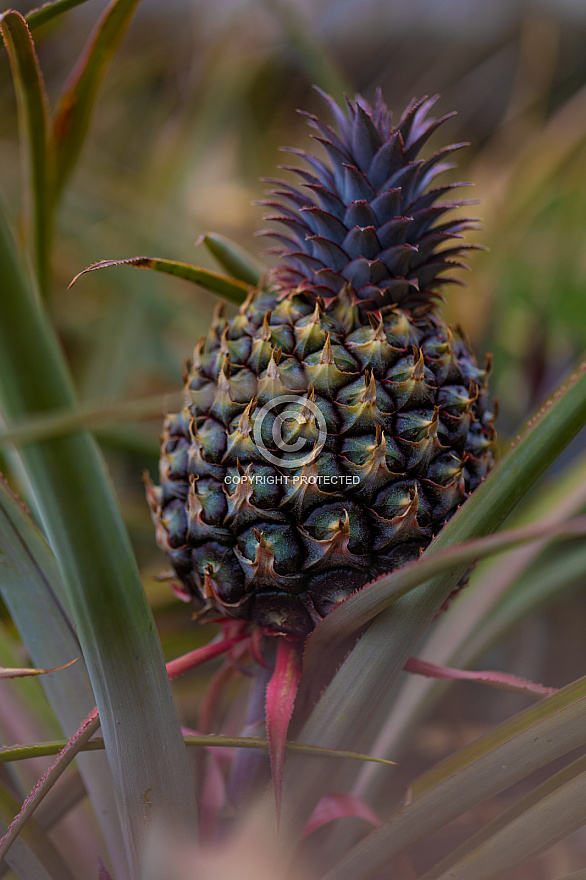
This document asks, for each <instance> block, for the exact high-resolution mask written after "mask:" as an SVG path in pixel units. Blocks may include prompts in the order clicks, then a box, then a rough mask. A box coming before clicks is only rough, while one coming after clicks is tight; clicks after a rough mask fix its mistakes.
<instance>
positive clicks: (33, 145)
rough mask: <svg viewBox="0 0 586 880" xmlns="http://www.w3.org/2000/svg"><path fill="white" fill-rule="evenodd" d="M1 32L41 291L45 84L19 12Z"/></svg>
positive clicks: (45, 235) (46, 215) (46, 243)
mask: <svg viewBox="0 0 586 880" xmlns="http://www.w3.org/2000/svg"><path fill="white" fill-rule="evenodd" d="M0 30H1V31H2V36H3V37H4V43H5V45H6V48H7V50H8V57H9V58H10V67H11V69H12V77H13V80H14V88H15V91H16V97H17V104H18V116H19V123H20V129H21V134H22V138H23V140H24V141H25V142H26V144H27V152H28V165H29V175H28V176H29V180H30V187H29V188H28V189H29V192H30V201H31V213H32V256H33V265H34V267H35V271H36V274H37V279H38V282H39V287H40V289H41V291H43V292H46V291H47V287H48V284H49V274H50V253H51V232H52V225H53V221H52V210H51V192H52V186H53V171H54V168H53V160H54V152H53V141H52V136H51V134H50V132H49V109H48V102H47V95H46V92H45V82H44V79H43V74H42V73H41V69H40V67H39V60H38V58H37V54H36V51H35V46H34V43H33V40H32V37H31V35H30V31H29V29H28V27H27V23H26V21H25V20H24V18H23V17H22V15H20V13H19V12H13V11H9V12H5V13H4V14H3V15H2V16H0Z"/></svg>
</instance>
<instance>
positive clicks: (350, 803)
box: [303, 792, 382, 837]
mask: <svg viewBox="0 0 586 880" xmlns="http://www.w3.org/2000/svg"><path fill="white" fill-rule="evenodd" d="M347 818H350V819H364V820H365V822H370V824H371V825H375V826H377V827H378V826H379V825H382V822H381V820H380V819H379V817H378V816H377V815H376V813H375V812H374V810H373V809H372V807H369V806H368V804H367V803H365V802H364V801H363V800H362V798H359V797H356V795H354V794H349V793H348V792H339V793H338V794H327V795H325V797H323V798H322V799H321V801H320V802H319V804H318V805H317V807H316V808H315V810H314V811H313V813H312V814H311V817H310V819H309V822H308V823H307V825H306V826H305V828H304V830H303V837H307V835H308V834H311V833H312V831H315V830H316V829H317V828H321V826H322V825H327V823H328V822H333V821H334V819H347Z"/></svg>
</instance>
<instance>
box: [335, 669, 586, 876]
mask: <svg viewBox="0 0 586 880" xmlns="http://www.w3.org/2000/svg"><path fill="white" fill-rule="evenodd" d="M535 719H539V720H535ZM531 722H533V723H531ZM584 742H586V680H585V679H581V680H580V681H579V682H575V683H574V684H572V685H569V686H568V687H567V688H564V690H562V691H560V692H559V693H558V694H554V696H552V697H549V698H548V699H546V700H544V701H543V702H542V703H540V704H539V705H538V706H537V707H532V708H531V709H530V710H529V711H528V712H524V713H521V715H519V716H517V718H516V719H514V723H511V722H507V723H506V724H505V725H502V726H501V727H500V728H497V729H496V731H493V732H492V734H491V735H489V736H487V737H483V738H481V739H480V740H478V741H477V742H476V743H473V744H472V745H471V746H470V747H469V748H468V749H467V750H464V752H463V753H462V754H460V755H458V756H457V760H458V765H457V767H456V768H455V769H454V771H453V772H452V773H450V775H445V773H444V768H442V776H441V778H440V779H441V781H437V782H435V784H433V785H432V786H431V787H427V785H426V787H425V789H424V790H423V791H421V786H418V787H417V790H416V792H415V793H414V798H413V800H412V801H411V802H410V803H409V804H407V805H406V806H405V807H403V809H402V810H400V811H399V812H398V813H396V814H395V815H394V816H392V817H391V819H389V820H388V821H387V822H385V823H384V824H383V825H381V826H380V828H377V829H376V830H375V831H373V832H372V833H371V834H369V835H368V836H367V837H366V838H364V840H363V841H361V842H360V843H359V844H357V845H356V846H355V847H354V848H353V849H352V850H351V851H350V852H349V853H348V854H347V855H346V856H345V857H344V858H343V859H341V861H340V862H339V863H338V864H337V865H336V866H335V867H334V868H333V869H332V870H331V871H329V872H328V873H327V874H326V875H325V877H324V878H323V880H368V878H370V877H372V876H373V875H374V874H376V873H377V872H378V871H380V870H381V869H382V868H383V867H384V866H385V865H388V864H389V862H390V861H391V860H392V859H394V858H395V857H396V856H397V855H399V854H400V853H401V852H403V851H404V850H405V849H407V848H408V847H410V846H412V845H413V844H415V843H417V842H418V841H421V840H423V839H424V838H425V837H427V836H428V835H429V834H431V833H433V832H434V831H435V830H437V829H438V828H441V827H443V826H444V825H446V824H447V823H448V822H450V821H451V820H452V819H455V818H456V817H457V816H460V815H462V813H464V812H465V811H466V810H468V809H470V808H471V807H473V806H475V805H477V804H480V803H482V802H483V801H485V800H487V799H488V798H489V797H493V796H494V795H496V794H498V793H499V792H501V791H504V790H505V789H507V788H509V787H510V786H511V785H514V784H515V783H516V782H518V781H519V780H521V779H524V778H526V777H527V776H528V775H529V774H530V773H532V772H533V771H534V770H536V769H538V768H540V767H543V766H544V765H545V764H547V763H549V762H550V761H553V760H555V758H557V757H560V756H561V755H566V754H568V753H569V752H570V751H572V750H573V749H575V748H578V747H579V746H581V745H583V744H584ZM446 763H448V762H446ZM448 766H449V767H450V768H451V767H452V766H453V762H450V763H448Z"/></svg>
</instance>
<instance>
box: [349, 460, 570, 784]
mask: <svg viewBox="0 0 586 880" xmlns="http://www.w3.org/2000/svg"><path fill="white" fill-rule="evenodd" d="M585 477H586V460H582V461H580V462H578V464H576V465H572V466H571V467H569V468H568V469H567V472H566V473H564V474H563V475H562V476H561V477H558V479H557V480H556V482H555V483H554V484H553V485H550V486H548V487H547V491H542V492H540V493H539V495H538V496H536V497H535V498H534V499H532V503H531V504H530V505H529V506H528V509H527V510H524V511H523V514H522V516H521V517H519V518H517V519H518V521H519V522H521V521H522V522H527V521H531V520H532V519H535V518H536V517H538V516H539V517H541V518H542V525H544V526H545V524H546V523H550V524H551V527H552V528H555V527H558V526H559V525H560V524H561V523H562V522H563V521H564V520H566V519H567V518H568V517H571V516H575V515H576V514H577V513H579V511H580V510H582V508H583V507H584V504H586V480H585ZM501 534H502V533H501ZM544 543H545V542H541V541H540V542H538V543H532V544H531V545H530V546H527V547H523V548H521V549H519V550H516V551H515V552H514V553H511V554H507V556H506V557H505V558H504V559H502V560H499V561H498V562H497V563H496V565H493V566H492V567H491V568H489V569H488V571H486V572H485V573H484V574H481V573H480V572H476V574H475V577H474V578H473V580H472V582H471V583H470V585H469V586H468V587H467V588H466V590H463V591H462V592H461V593H460V594H459V595H458V596H457V598H456V599H455V601H454V603H453V604H452V605H451V606H450V610H449V614H442V616H441V618H440V619H439V620H438V621H437V622H436V623H435V624H434V627H433V629H432V630H431V632H430V634H429V636H428V638H427V640H426V641H425V643H424V645H423V648H422V649H421V651H420V653H419V656H420V657H421V658H423V659H426V660H430V661H432V662H436V663H443V664H447V665H450V666H457V667H459V668H468V667H469V666H470V664H471V663H473V662H474V661H475V660H476V658H477V657H479V656H480V655H481V654H482V653H483V652H484V651H485V650H486V649H487V647H489V645H491V644H492V643H493V641H495V640H497V639H498V638H500V637H502V635H503V633H504V632H505V631H506V629H508V628H509V627H511V626H514V625H516V624H517V623H518V622H519V620H521V619H523V618H524V616H525V615H526V614H528V613H530V612H531V610H532V609H533V608H535V607H536V605H538V604H539V603H544V602H545V601H547V600H551V599H553V598H554V597H557V596H560V595H561V594H562V593H563V592H564V591H565V590H567V589H569V588H571V587H572V585H573V584H575V583H579V582H580V581H581V580H582V579H583V577H584V572H585V571H586V547H572V544H570V543H569V542H564V543H563V544H561V545H560V544H559V543H558V544H556V546H555V554H554V559H552V561H551V562H550V563H548V562H547V561H546V562H544V561H543V549H544ZM538 557H539V563H538V565H536V566H531V567H530V568H529V569H528V570H527V567H528V566H530V564H531V563H532V562H533V561H534V560H536V559H537V558H538ZM526 570H527V571H526ZM525 571H526V574H524V572H525ZM495 603H496V604H495ZM444 692H445V686H443V685H440V686H438V682H434V681H432V680H430V679H427V680H425V679H421V678H420V679H417V680H414V679H412V678H409V679H408V680H407V681H406V682H404V683H403V685H402V687H401V690H400V691H399V693H398V694H397V695H396V697H395V700H394V702H393V706H392V708H391V710H390V712H389V715H388V717H387V719H386V720H385V722H384V724H383V725H381V728H380V730H379V732H378V735H377V739H376V743H375V744H374V746H373V748H372V751H373V752H374V753H375V754H377V755H385V754H386V755H393V757H397V756H399V755H400V754H401V751H402V748H403V745H404V744H405V743H407V742H409V740H410V738H411V735H412V732H413V730H414V727H415V724H416V723H417V722H418V721H421V718H422V717H424V716H425V715H427V714H428V713H429V712H430V711H431V709H432V708H433V706H434V705H435V703H436V702H437V699H438V698H439V696H440V695H441V694H443V693H444ZM356 792H358V793H360V795H361V796H362V797H367V798H369V799H374V800H375V801H376V799H377V798H378V796H379V795H381V796H383V797H384V785H383V784H382V783H381V781H380V780H377V779H376V778H375V776H374V775H373V774H371V773H369V772H368V769H365V770H364V771H363V772H362V773H361V775H360V779H359V781H358V783H357V786H356Z"/></svg>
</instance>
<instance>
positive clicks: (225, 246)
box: [195, 232, 267, 287]
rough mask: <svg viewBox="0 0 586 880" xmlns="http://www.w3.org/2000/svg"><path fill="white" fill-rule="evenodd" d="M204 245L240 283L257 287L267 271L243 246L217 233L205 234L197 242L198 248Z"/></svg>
mask: <svg viewBox="0 0 586 880" xmlns="http://www.w3.org/2000/svg"><path fill="white" fill-rule="evenodd" d="M200 244H204V245H205V246H206V247H207V249H208V251H209V252H210V254H212V256H214V257H215V258H216V260H217V261H218V263H219V264H220V266H221V267H222V268H223V269H225V270H226V272H229V273H230V275H231V276H232V277H233V278H236V279H238V281H244V283H245V284H251V285H252V286H253V287H256V286H257V284H258V282H259V281H260V279H261V276H262V275H263V274H264V273H265V272H266V271H267V267H266V266H263V264H262V263H261V262H260V260H257V259H256V257H255V256H253V254H250V253H249V252H248V251H247V250H245V249H244V248H243V247H242V246H241V245H239V244H237V243H236V242H235V241H231V239H229V238H227V237H226V236H225V235H220V234H219V233H217V232H204V233H203V235H200V237H199V238H198V240H197V241H196V243H195V245H196V247H197V246H198V245H200Z"/></svg>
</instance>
